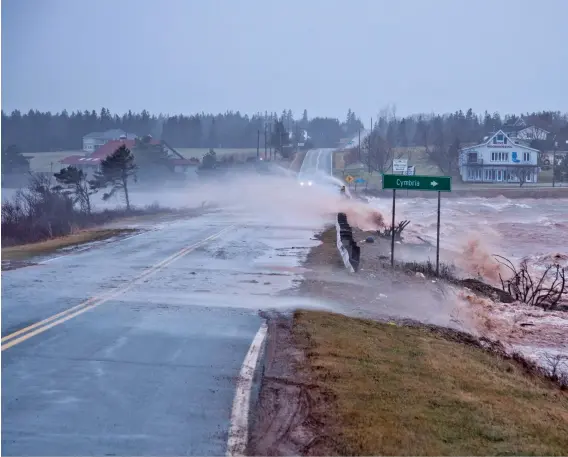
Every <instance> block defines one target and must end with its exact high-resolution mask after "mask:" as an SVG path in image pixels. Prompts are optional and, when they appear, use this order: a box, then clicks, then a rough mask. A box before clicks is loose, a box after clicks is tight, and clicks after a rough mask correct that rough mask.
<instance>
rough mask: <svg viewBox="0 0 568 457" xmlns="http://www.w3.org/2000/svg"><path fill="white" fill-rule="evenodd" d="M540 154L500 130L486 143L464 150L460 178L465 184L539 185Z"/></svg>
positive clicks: (460, 163) (461, 153)
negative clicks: (526, 183)
mask: <svg viewBox="0 0 568 457" xmlns="http://www.w3.org/2000/svg"><path fill="white" fill-rule="evenodd" d="M539 153H540V151H538V150H537V149H533V148H531V147H528V146H526V145H524V144H520V143H518V142H516V141H515V140H513V139H511V138H510V137H509V136H508V135H507V134H506V133H505V132H503V131H502V130H499V131H498V132H496V133H495V134H493V135H492V136H491V137H489V138H488V139H487V140H486V141H485V142H484V143H481V144H478V145H475V146H470V147H467V148H463V149H462V150H461V151H460V158H459V169H460V175H461V178H462V180H463V181H464V182H484V183H503V182H505V183H507V182H509V183H519V182H520V183H524V182H528V183H536V182H537V181H538V171H539V168H538V157H539Z"/></svg>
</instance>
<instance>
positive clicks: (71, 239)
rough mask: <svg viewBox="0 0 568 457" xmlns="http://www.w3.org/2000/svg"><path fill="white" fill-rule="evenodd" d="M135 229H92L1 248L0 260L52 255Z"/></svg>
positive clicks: (132, 231)
mask: <svg viewBox="0 0 568 457" xmlns="http://www.w3.org/2000/svg"><path fill="white" fill-rule="evenodd" d="M136 231H137V230H136V229H127V228H116V229H93V230H83V231H80V232H78V233H73V234H71V235H67V236H62V237H58V238H52V239H49V240H45V241H40V242H38V243H29V244H20V245H17V246H10V247H5V248H2V260H3V261H4V260H27V259H31V258H32V257H36V256H44V255H49V254H53V253H54V252H57V251H58V250H60V249H64V248H70V247H76V246H79V245H82V244H86V243H91V242H94V241H104V240H108V239H110V238H114V237H117V236H121V235H127V234H130V233H135V232H136Z"/></svg>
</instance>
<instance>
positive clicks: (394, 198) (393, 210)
mask: <svg viewBox="0 0 568 457" xmlns="http://www.w3.org/2000/svg"><path fill="white" fill-rule="evenodd" d="M395 210H396V189H393V190H392V225H391V228H392V230H391V232H392V233H391V267H394V213H395Z"/></svg>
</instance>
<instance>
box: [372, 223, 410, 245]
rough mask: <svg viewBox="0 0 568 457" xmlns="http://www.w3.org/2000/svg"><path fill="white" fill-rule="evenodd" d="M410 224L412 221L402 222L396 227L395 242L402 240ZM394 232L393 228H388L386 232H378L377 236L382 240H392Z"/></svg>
mask: <svg viewBox="0 0 568 457" xmlns="http://www.w3.org/2000/svg"><path fill="white" fill-rule="evenodd" d="M408 224H410V221H401V222H399V224H398V225H397V226H396V227H394V239H395V240H399V241H401V240H402V231H403V230H404V229H405V228H406V227H407V226H408ZM392 232H393V227H392V226H391V227H387V228H385V229H384V230H377V235H378V236H380V237H381V238H391V237H392Z"/></svg>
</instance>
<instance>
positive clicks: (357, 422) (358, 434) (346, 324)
mask: <svg viewBox="0 0 568 457" xmlns="http://www.w3.org/2000/svg"><path fill="white" fill-rule="evenodd" d="M293 331H294V335H295V339H296V341H298V343H299V344H300V347H301V348H303V349H304V350H306V352H307V355H308V362H307V364H308V368H307V370H308V371H309V375H310V376H311V377H312V380H313V382H314V384H315V386H317V387H316V389H317V390H318V391H319V394H321V395H324V396H325V397H326V398H327V399H328V400H327V402H326V403H325V404H323V405H319V406H318V405H316V406H315V407H314V408H315V411H313V414H314V418H315V420H318V421H320V423H321V424H323V426H322V433H323V434H325V435H327V436H329V437H334V439H333V441H334V447H335V452H337V454H339V455H502V454H507V455H529V454H530V455H565V454H566V450H567V449H568V395H567V393H566V392H565V391H561V390H560V389H559V388H558V387H557V386H556V385H555V384H553V383H552V382H551V381H548V380H546V379H544V378H542V377H539V376H536V375H529V374H527V372H526V370H525V369H524V368H523V366H522V365H521V364H519V363H518V362H515V361H513V360H506V359H504V358H502V357H499V356H496V355H494V354H491V353H489V352H488V351H487V350H484V349H482V348H480V347H476V346H475V345H473V344H464V343H461V342H456V341H455V340H456V338H455V336H454V338H451V337H449V336H448V335H445V334H444V333H443V332H435V331H433V330H432V329H428V328H419V327H402V326H398V325H395V324H392V325H389V324H385V323H378V322H373V321H366V320H360V319H353V318H348V317H345V316H341V315H335V314H330V313H324V312H311V311H310V312H307V311H301V312H297V313H296V315H295V322H294V330H293ZM452 339H453V341H452ZM325 428H329V429H328V430H324V429H325Z"/></svg>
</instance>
